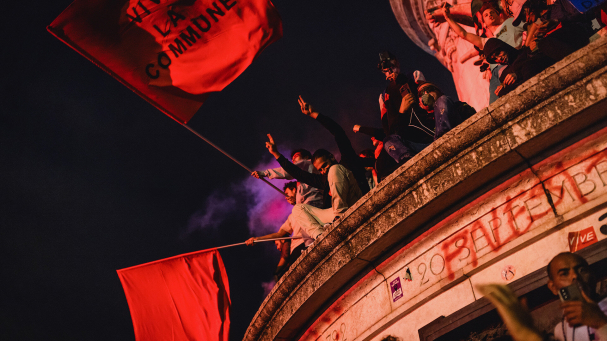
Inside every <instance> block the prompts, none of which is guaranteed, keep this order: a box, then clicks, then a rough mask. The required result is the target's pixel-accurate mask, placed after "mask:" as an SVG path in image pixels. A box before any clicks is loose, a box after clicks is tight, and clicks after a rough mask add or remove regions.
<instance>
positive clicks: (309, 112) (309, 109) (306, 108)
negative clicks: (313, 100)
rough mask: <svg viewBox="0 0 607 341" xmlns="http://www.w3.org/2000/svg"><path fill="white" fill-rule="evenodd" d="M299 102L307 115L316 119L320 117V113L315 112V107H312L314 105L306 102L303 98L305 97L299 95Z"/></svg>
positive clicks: (302, 110)
mask: <svg viewBox="0 0 607 341" xmlns="http://www.w3.org/2000/svg"><path fill="white" fill-rule="evenodd" d="M297 102H298V103H299V106H300V107H301V112H302V113H303V114H304V115H306V116H310V117H312V118H313V119H316V117H318V113H316V112H314V109H312V106H311V105H310V104H308V103H306V101H304V100H303V98H301V95H300V96H299V99H298V100H297Z"/></svg>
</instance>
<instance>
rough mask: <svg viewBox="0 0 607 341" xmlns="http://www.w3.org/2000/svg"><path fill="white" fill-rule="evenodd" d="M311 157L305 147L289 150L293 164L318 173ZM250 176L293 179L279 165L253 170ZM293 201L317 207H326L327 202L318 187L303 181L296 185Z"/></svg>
mask: <svg viewBox="0 0 607 341" xmlns="http://www.w3.org/2000/svg"><path fill="white" fill-rule="evenodd" d="M311 158H312V153H310V152H309V151H308V150H306V149H296V150H294V151H292V152H291V162H293V164H294V165H296V166H297V167H299V168H301V169H302V170H304V171H306V172H309V173H316V174H318V172H317V171H316V169H315V168H314V166H313V165H312V161H311V160H310V159H311ZM251 176H253V177H255V178H257V179H263V178H268V179H286V180H293V177H292V176H291V175H290V174H289V173H287V172H285V170H284V169H282V168H281V167H278V168H272V169H266V170H264V171H253V173H251ZM295 201H296V202H295V203H296V204H308V205H312V206H315V207H318V208H326V207H328V206H327V204H328V203H325V202H324V200H323V195H322V193H321V191H320V190H319V189H318V188H314V187H312V186H309V185H307V184H304V183H302V184H300V185H299V186H297V195H296V197H295Z"/></svg>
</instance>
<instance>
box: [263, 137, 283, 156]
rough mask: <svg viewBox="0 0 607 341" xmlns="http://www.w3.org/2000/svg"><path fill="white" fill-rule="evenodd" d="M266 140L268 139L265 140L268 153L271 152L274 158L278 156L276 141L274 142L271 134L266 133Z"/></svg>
mask: <svg viewBox="0 0 607 341" xmlns="http://www.w3.org/2000/svg"><path fill="white" fill-rule="evenodd" d="M268 140H269V141H268V142H266V148H268V151H269V152H270V154H272V155H273V156H274V157H275V158H276V159H278V158H279V157H280V153H279V152H278V147H276V143H275V142H274V139H273V138H272V135H270V134H268Z"/></svg>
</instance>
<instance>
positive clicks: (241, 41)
mask: <svg viewBox="0 0 607 341" xmlns="http://www.w3.org/2000/svg"><path fill="white" fill-rule="evenodd" d="M48 30H49V32H51V33H52V34H53V35H55V36H56V37H57V38H59V39H61V40H62V41H63V42H65V43H66V44H67V45H69V46H70V47H72V48H73V49H75V50H76V51H78V52H80V53H81V54H82V55H84V56H85V57H86V58H88V59H89V60H91V61H92V62H93V63H95V64H96V65H97V66H99V67H101V68H102V69H103V70H105V71H106V72H108V73H109V74H111V75H112V76H114V77H115V78H116V79H118V80H119V81H120V82H122V83H123V84H124V85H126V86H128V87H129V88H130V89H131V90H133V91H134V92H135V93H137V94H138V95H139V96H141V97H143V98H145V99H146V100H147V101H148V102H150V103H152V104H153V105H154V106H156V107H157V108H158V109H160V110H161V111H163V112H164V113H165V114H167V115H169V116H170V117H172V118H173V119H175V120H177V121H178V122H180V123H186V122H187V121H188V120H189V119H190V118H192V116H193V115H194V114H195V113H196V111H197V110H198V109H199V108H200V106H201V105H202V103H203V102H204V100H205V99H206V98H207V97H208V95H209V93H211V92H215V91H221V90H222V89H223V88H224V87H226V86H227V85H228V84H229V83H230V82H232V81H233V80H234V79H235V78H236V77H238V75H240V74H241V73H242V72H243V71H244V70H245V69H246V68H247V66H249V64H251V62H252V61H253V59H255V58H256V57H257V56H258V55H259V53H260V52H261V51H262V50H263V49H264V48H265V47H266V46H268V45H269V44H271V43H272V42H274V41H276V40H277V39H278V38H280V37H281V36H282V23H281V21H280V17H279V16H278V12H277V11H276V9H275V8H274V6H273V5H272V3H271V2H270V1H269V0H76V1H74V2H73V3H72V4H71V5H70V6H69V7H68V8H67V9H66V10H65V11H63V13H61V15H59V17H57V19H55V20H54V21H53V23H52V24H51V25H49V27H48Z"/></svg>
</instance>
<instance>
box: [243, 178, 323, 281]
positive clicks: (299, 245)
mask: <svg viewBox="0 0 607 341" xmlns="http://www.w3.org/2000/svg"><path fill="white" fill-rule="evenodd" d="M297 187H299V185H298V184H297V182H296V181H291V182H288V183H286V184H285V186H284V188H283V190H284V191H285V194H286V195H287V196H286V197H285V199H286V200H287V201H288V202H289V204H291V205H295V204H296V202H295V201H296V193H297ZM289 235H293V237H299V238H298V239H292V240H288V239H287V240H276V241H274V243H275V244H276V248H277V249H278V251H280V260H279V261H278V265H277V266H276V270H275V271H274V281H276V282H278V280H279V279H280V277H282V275H284V274H285V272H287V270H289V267H290V266H291V265H292V264H293V263H295V261H296V260H297V258H299V256H300V255H301V253H302V251H303V250H305V249H306V248H307V247H308V246H309V245H310V244H312V242H313V241H314V240H313V239H312V238H311V237H310V236H309V235H308V234H307V233H305V231H302V230H301V228H300V226H299V225H298V224H297V223H296V222H295V217H294V216H293V212H291V214H290V215H289V217H288V218H287V220H286V221H285V222H284V224H282V226H281V227H280V229H279V230H278V232H275V233H271V234H267V235H265V236H260V237H251V238H249V239H247V240H246V241H245V243H246V244H247V245H248V246H251V245H253V244H255V241H257V240H263V239H274V238H284V237H288V236H289Z"/></svg>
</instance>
